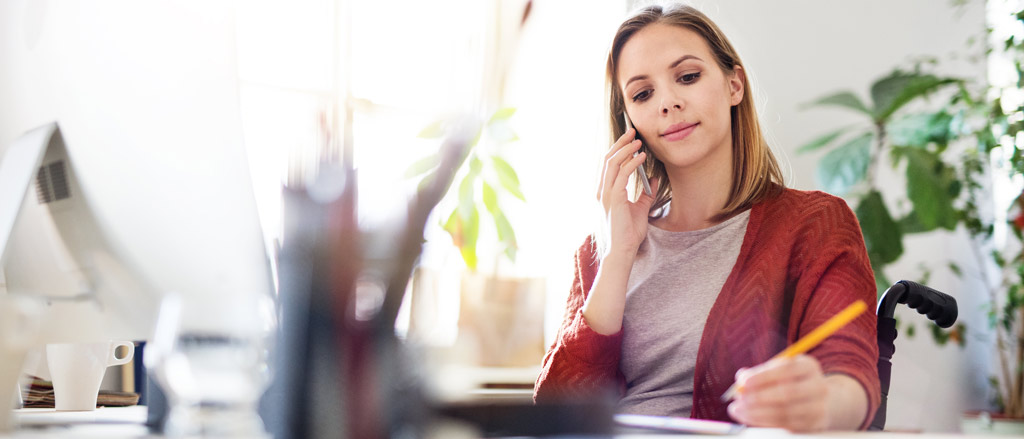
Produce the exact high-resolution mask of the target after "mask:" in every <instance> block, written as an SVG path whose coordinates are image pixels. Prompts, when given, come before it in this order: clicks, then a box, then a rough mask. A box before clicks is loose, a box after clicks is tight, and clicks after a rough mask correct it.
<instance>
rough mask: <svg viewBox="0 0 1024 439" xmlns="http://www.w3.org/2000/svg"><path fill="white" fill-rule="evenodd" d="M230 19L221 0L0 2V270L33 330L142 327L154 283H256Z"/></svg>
mask: <svg viewBox="0 0 1024 439" xmlns="http://www.w3.org/2000/svg"><path fill="white" fill-rule="evenodd" d="M234 20H235V10H234V7H233V4H232V2H167V3H142V2H134V1H110V2H103V3H97V4H91V5H86V4H82V3H79V2H63V1H58V2H36V1H17V0H15V1H4V2H0V65H2V66H4V67H3V68H2V69H0V102H3V105H0V157H2V159H0V160H3V163H4V164H3V166H4V167H6V166H7V163H8V162H9V161H11V160H14V161H13V162H11V163H12V164H11V167H10V169H5V170H4V172H5V173H8V172H9V173H10V175H12V176H13V177H11V180H10V181H13V182H14V183H15V185H14V186H13V187H12V186H7V184H6V183H0V196H2V197H5V198H0V199H6V200H7V201H6V202H4V203H0V218H2V215H3V214H5V213H6V214H9V213H10V211H11V210H12V209H13V208H12V207H11V206H12V205H14V204H16V205H17V207H16V209H17V212H16V213H15V214H14V215H15V217H16V219H15V220H14V221H13V224H11V225H10V226H9V227H8V228H9V230H10V233H9V237H8V238H7V239H6V242H4V240H0V243H3V244H4V245H3V247H4V248H3V249H2V251H3V254H2V269H3V271H4V276H3V277H4V278H5V282H6V290H7V292H8V294H23V295H32V296H36V297H40V298H44V299H46V300H47V301H48V302H49V307H48V315H47V316H45V317H44V319H45V321H44V323H43V326H44V328H45V329H44V332H43V334H42V338H41V339H40V343H50V342H59V341H76V340H86V339H92V340H95V339H122V340H123V339H128V340H144V339H147V338H149V337H150V335H151V333H152V331H153V329H154V328H153V325H154V322H155V320H156V315H155V313H156V310H157V304H158V302H159V300H160V298H161V297H162V296H163V295H164V294H166V293H169V292H175V293H178V294H180V295H181V296H182V298H183V299H184V300H186V301H192V302H194V303H202V301H203V300H204V298H209V297H212V296H214V295H228V294H230V295H237V296H238V297H240V298H244V297H245V296H246V295H268V294H271V291H272V288H273V284H272V280H271V276H270V265H269V264H270V262H269V259H268V257H267V252H266V251H265V248H266V247H265V245H264V240H263V234H262V230H261V227H260V221H259V218H258V214H257V209H256V201H255V197H254V194H253V189H252V181H251V179H250V175H249V166H248V160H247V158H246V154H245V150H244V147H243V143H242V123H241V109H240V99H239V92H238V88H239V86H238V83H239V79H238V69H237V61H236V56H237V55H236V53H237V50H236V45H235V39H236V34H235V29H234ZM26 133H27V134H26ZM16 144H17V145H19V146H21V147H23V148H24V151H27V152H26V153H25V154H27V155H28V156H30V157H28V158H24V157H23V158H21V159H14V158H13V157H12V156H11V155H12V154H14V151H12V149H11V148H13V146H12V145H16ZM16 174H17V175H16ZM26 176H29V177H30V178H28V179H27V181H26V178H25V177H26ZM62 176H63V178H62ZM11 198H16V201H17V202H16V203H12V202H11V201H10V199H11ZM5 209H6V210H5ZM8 216H9V215H8ZM0 221H2V219H0ZM2 225H3V224H2V222H0V235H2V234H3V233H5V231H4V230H3V227H2ZM209 311H210V312H209V313H207V314H196V315H194V316H192V317H193V318H194V319H195V320H196V321H194V322H191V323H192V324H195V325H202V324H203V322H204V320H205V321H209V320H210V319H214V318H216V316H217V315H218V314H220V313H221V312H223V311H224V310H209ZM183 324H185V325H188V324H190V323H189V322H184V323H183Z"/></svg>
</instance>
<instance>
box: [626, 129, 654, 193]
mask: <svg viewBox="0 0 1024 439" xmlns="http://www.w3.org/2000/svg"><path fill="white" fill-rule="evenodd" d="M622 120H623V121H625V122H626V131H629V129H630V128H633V122H632V121H630V120H629V115H628V114H626V112H625V111H623V112H622ZM637 138H640V135H639V133H637ZM643 148H644V147H643V145H641V146H640V150H642V149H643ZM640 150H637V152H634V153H633V157H636V155H637V154H640ZM636 173H637V177H636V178H639V179H640V183H642V184H643V185H644V193H645V194H647V195H651V182H650V181H647V171H644V167H643V165H640V167H638V168H636Z"/></svg>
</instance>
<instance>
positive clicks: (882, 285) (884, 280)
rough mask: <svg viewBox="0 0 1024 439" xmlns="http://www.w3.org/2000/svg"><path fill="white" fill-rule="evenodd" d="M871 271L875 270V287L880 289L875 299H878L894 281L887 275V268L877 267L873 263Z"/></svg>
mask: <svg viewBox="0 0 1024 439" xmlns="http://www.w3.org/2000/svg"><path fill="white" fill-rule="evenodd" d="M871 271H873V272H875V288H876V289H877V290H878V291H877V295H876V296H875V300H876V301H877V300H878V299H881V298H882V293H885V290H888V289H889V287H891V286H892V281H890V280H889V277H888V276H886V275H885V270H883V269H882V267H881V266H877V267H876V266H874V265H872V266H871Z"/></svg>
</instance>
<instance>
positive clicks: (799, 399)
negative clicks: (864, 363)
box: [729, 355, 829, 432]
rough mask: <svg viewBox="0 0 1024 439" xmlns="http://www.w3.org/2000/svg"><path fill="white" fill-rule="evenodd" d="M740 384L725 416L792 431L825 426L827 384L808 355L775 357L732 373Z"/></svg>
mask: <svg viewBox="0 0 1024 439" xmlns="http://www.w3.org/2000/svg"><path fill="white" fill-rule="evenodd" d="M736 382H738V383H739V384H740V385H741V386H742V390H741V391H740V392H737V395H736V398H735V400H734V401H733V402H732V403H731V404H729V416H732V418H733V419H734V420H736V421H737V422H740V423H743V424H746V425H750V426H754V427H781V428H786V429H789V430H791V431H796V432H810V431H822V430H825V429H826V428H828V427H829V419H828V404H827V399H828V384H827V380H826V378H825V375H824V374H823V373H822V371H821V365H820V364H819V363H818V360H816V359H814V357H811V356H809V355H797V356H795V357H793V358H779V359H775V360H771V361H768V362H766V363H763V364H760V365H757V366H755V367H752V368H749V369H740V370H739V371H738V372H736Z"/></svg>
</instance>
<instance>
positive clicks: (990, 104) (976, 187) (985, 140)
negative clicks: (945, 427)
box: [955, 5, 1024, 435]
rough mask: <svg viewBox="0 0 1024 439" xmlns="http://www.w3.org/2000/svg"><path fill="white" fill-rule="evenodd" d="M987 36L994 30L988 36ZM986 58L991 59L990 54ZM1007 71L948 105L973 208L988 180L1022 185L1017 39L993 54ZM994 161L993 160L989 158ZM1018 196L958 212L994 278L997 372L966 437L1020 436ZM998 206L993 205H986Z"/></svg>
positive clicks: (1023, 287) (1023, 381)
mask: <svg viewBox="0 0 1024 439" xmlns="http://www.w3.org/2000/svg"><path fill="white" fill-rule="evenodd" d="M1007 12H1008V14H1009V17H1007V18H1009V19H1010V20H1009V21H1011V22H1014V24H1016V25H1017V26H1020V25H1021V24H1024V7H1022V6H1020V5H1017V6H1015V7H1014V8H1012V9H1011V10H1009V11H1007ZM989 32H990V33H991V32H993V29H989ZM990 52H993V51H992V49H990ZM994 53H996V54H997V55H996V56H998V57H1000V58H1001V59H1002V60H1003V62H1005V63H1006V64H1007V65H1010V66H1012V68H1013V69H1014V73H1015V74H1016V78H1017V80H1016V82H1015V83H1013V84H1009V85H1002V84H996V85H992V86H990V87H987V88H986V89H985V90H983V91H984V94H982V93H979V94H978V95H977V96H978V97H972V96H971V95H970V94H969V93H967V92H966V90H962V93H961V96H962V98H961V99H959V100H958V101H957V102H955V103H956V104H958V105H961V106H963V107H965V108H967V109H969V110H972V111H973V112H974V114H975V120H976V121H977V123H974V124H973V126H974V127H975V128H974V129H973V130H969V131H968V132H966V133H965V134H966V137H968V138H969V139H972V140H973V142H974V144H975V145H976V148H974V150H973V151H971V152H972V153H974V157H972V156H967V157H965V160H964V163H965V166H964V168H965V171H966V172H965V173H964V182H965V186H966V188H967V190H968V191H967V192H968V195H969V200H970V201H971V202H972V203H973V204H975V205H980V204H981V202H982V200H986V199H989V198H991V195H990V194H989V193H988V192H987V191H989V187H991V184H990V183H991V179H992V178H993V177H994V178H999V179H1003V180H1004V181H1007V182H1011V184H1012V182H1014V181H1017V182H1019V181H1020V179H1021V178H1024V145H1022V144H1021V141H1020V136H1021V132H1022V131H1024V121H1022V119H1024V117H1022V116H1024V100H1021V99H1020V98H1019V97H1018V94H1019V93H1020V90H1021V86H1022V84H1024V69H1022V63H1024V40H1022V39H1021V38H1020V37H1018V36H1014V35H1010V36H1008V37H1007V38H1006V39H1005V40H1003V41H1002V44H1001V47H998V48H996V49H995V50H994ZM993 158H998V159H993ZM1014 187H1017V196H1016V198H1015V199H1014V200H1013V202H1012V203H1009V207H1008V209H1007V210H1006V211H1004V212H996V215H984V214H983V212H982V211H979V210H971V211H965V215H964V218H963V220H964V224H965V225H966V226H967V229H968V231H969V232H970V233H971V236H972V238H974V239H973V240H972V249H973V252H972V253H973V255H974V257H975V259H976V260H977V261H978V264H979V266H981V267H985V266H986V265H988V266H994V267H996V268H998V270H997V271H998V275H997V276H996V277H993V276H989V275H988V271H987V270H984V269H981V270H979V272H980V275H981V277H982V281H983V284H984V286H985V290H986V291H985V292H986V293H987V295H988V300H989V304H990V307H989V311H988V318H989V326H990V328H991V330H992V332H993V333H994V336H995V337H994V338H995V350H996V352H997V359H996V361H997V366H996V370H995V371H994V376H993V377H991V379H990V382H991V383H992V387H993V388H994V394H995V396H994V398H993V401H992V402H993V405H994V406H995V408H996V412H995V413H994V414H988V413H983V412H978V413H968V414H965V415H964V417H963V421H962V426H963V430H964V432H965V433H967V432H970V433H977V432H992V433H1007V434H1017V435H1022V434H1024V254H1022V248H1024V238H1022V237H1024V233H1022V231H1024V209H1022V206H1024V194H1022V193H1021V192H1020V191H1021V189H1020V187H1019V183H1017V186H1014ZM993 204H996V205H998V204H997V203H993ZM997 228H1002V229H1003V230H1004V231H1005V232H1007V233H1001V234H1000V236H1005V239H1004V240H1003V242H996V240H995V236H996V234H995V231H996V229H997Z"/></svg>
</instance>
